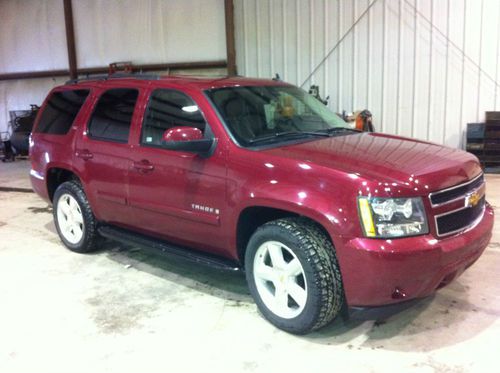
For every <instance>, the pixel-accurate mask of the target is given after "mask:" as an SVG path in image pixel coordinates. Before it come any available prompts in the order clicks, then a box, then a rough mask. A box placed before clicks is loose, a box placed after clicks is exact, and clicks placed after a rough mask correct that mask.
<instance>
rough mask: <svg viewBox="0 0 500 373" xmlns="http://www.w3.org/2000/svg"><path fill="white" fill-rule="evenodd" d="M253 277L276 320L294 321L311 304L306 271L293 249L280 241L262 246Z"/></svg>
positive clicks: (256, 255) (256, 258) (257, 255)
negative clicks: (308, 296) (308, 295)
mask: <svg viewBox="0 0 500 373" xmlns="http://www.w3.org/2000/svg"><path fill="white" fill-rule="evenodd" d="M253 275H254V278H255V285H256V287H257V291H258V293H259V295H260V298H261V299H262V301H263V302H264V304H265V305H266V307H267V308H268V309H269V310H270V311H271V312H273V313H274V314H275V315H276V316H279V317H282V318H284V319H292V318H294V317H297V316H298V315H300V313H301V312H302V311H303V310H304V307H305V305H306V302H307V284H306V277H305V273H304V268H302V264H300V261H299V259H298V258H297V256H296V255H295V254H294V253H293V251H292V250H290V248H288V247H287V246H286V245H284V244H282V243H281V242H278V241H267V242H264V243H263V244H262V245H260V246H259V248H258V249H257V252H256V254H255V257H254V263H253Z"/></svg>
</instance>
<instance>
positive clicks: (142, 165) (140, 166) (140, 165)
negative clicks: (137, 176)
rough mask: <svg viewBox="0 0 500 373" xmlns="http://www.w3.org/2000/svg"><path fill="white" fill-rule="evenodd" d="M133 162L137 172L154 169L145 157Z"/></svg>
mask: <svg viewBox="0 0 500 373" xmlns="http://www.w3.org/2000/svg"><path fill="white" fill-rule="evenodd" d="M133 164H134V168H135V169H136V170H138V171H139V172H143V173H145V172H151V171H153V170H154V169H155V166H154V165H153V164H152V163H151V162H149V161H148V160H146V159H143V160H142V161H140V162H134V163H133Z"/></svg>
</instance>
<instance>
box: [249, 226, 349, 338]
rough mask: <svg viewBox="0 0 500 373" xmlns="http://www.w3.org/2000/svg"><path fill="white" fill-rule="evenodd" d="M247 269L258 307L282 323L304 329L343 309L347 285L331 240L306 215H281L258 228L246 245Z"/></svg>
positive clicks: (324, 322)
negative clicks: (296, 216) (303, 216)
mask: <svg viewBox="0 0 500 373" xmlns="http://www.w3.org/2000/svg"><path fill="white" fill-rule="evenodd" d="M280 253H281V255H280ZM273 258H274V259H275V260H274V262H276V263H274V262H273ZM295 260H296V261H295ZM299 264H300V265H299ZM245 272H246V278H247V282H248V287H249V289H250V293H251V294H252V296H253V298H254V299H255V302H256V303H257V306H258V308H259V310H260V312H261V313H262V314H263V316H264V317H265V318H266V319H267V320H269V321H270V322H271V323H272V324H273V325H275V326H276V327H278V328H279V329H282V330H285V331H287V332H290V333H293V334H306V333H309V332H311V331H313V330H317V329H319V328H321V327H323V326H325V325H327V324H328V323H330V322H331V321H332V320H333V319H334V318H335V317H336V316H337V315H338V314H339V313H340V311H341V310H342V305H343V303H344V290H343V286H342V277H341V274H340V269H339V265H338V263H337V259H336V257H335V252H334V248H333V245H332V243H331V242H330V240H329V238H328V237H327V236H326V234H325V233H324V232H323V231H322V230H321V229H320V228H319V227H318V226H317V225H316V224H314V223H313V222H311V221H309V220H307V219H304V218H286V219H279V220H275V221H272V222H269V223H266V224H264V225H262V226H261V227H260V228H258V229H257V230H256V231H255V233H254V234H253V235H252V237H251V238H250V241H249V242H248V245H247V251H246V255H245Z"/></svg>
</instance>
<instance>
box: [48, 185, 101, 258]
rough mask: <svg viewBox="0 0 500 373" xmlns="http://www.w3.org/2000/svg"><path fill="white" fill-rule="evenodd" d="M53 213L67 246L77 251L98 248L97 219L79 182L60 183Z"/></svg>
mask: <svg viewBox="0 0 500 373" xmlns="http://www.w3.org/2000/svg"><path fill="white" fill-rule="evenodd" d="M53 213H54V222H55V225H56V229H57V233H58V234H59V237H60V238H61V241H62V242H63V243H64V245H66V247H67V248H69V249H70V250H72V251H75V252H77V253H86V252H90V251H93V250H95V249H96V248H97V245H96V244H97V240H98V233H97V221H96V219H95V217H94V214H93V213H92V210H91V209H90V205H89V203H88V200H87V197H86V195H85V192H84V191H83V188H82V186H81V185H80V183H79V182H77V181H67V182H64V183H62V184H61V185H59V187H58V188H57V189H56V191H55V193H54V208H53Z"/></svg>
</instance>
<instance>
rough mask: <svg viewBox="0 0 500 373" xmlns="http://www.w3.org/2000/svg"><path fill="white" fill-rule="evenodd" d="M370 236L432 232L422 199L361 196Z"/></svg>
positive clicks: (362, 215) (363, 220)
mask: <svg viewBox="0 0 500 373" xmlns="http://www.w3.org/2000/svg"><path fill="white" fill-rule="evenodd" d="M358 209H359V215H360V218H361V225H362V226H363V231H364V233H365V236H367V237H380V238H390V237H407V236H416V235H419V234H425V233H429V226H428V225H427V219H426V217H425V210H424V204H423V203H422V198H420V197H419V198H378V197H358Z"/></svg>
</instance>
